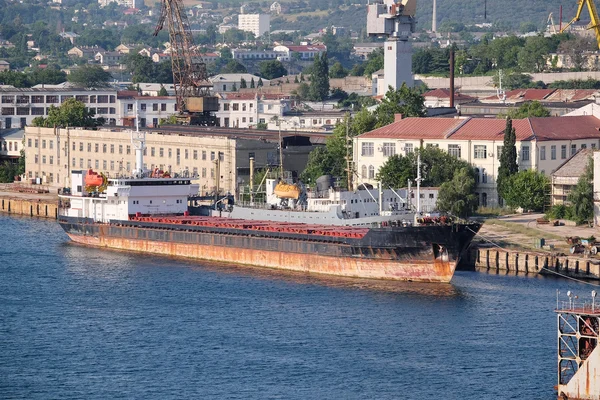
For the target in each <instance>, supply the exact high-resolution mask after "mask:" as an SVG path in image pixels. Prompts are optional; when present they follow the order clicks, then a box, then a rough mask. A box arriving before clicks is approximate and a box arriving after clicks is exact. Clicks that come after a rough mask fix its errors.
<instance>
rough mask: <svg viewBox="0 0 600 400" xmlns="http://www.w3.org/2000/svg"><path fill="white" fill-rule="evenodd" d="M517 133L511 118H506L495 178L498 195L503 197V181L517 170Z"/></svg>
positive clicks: (504, 190)
mask: <svg viewBox="0 0 600 400" xmlns="http://www.w3.org/2000/svg"><path fill="white" fill-rule="evenodd" d="M516 142H517V134H516V131H515V128H513V126H512V119H510V118H507V119H506V127H505V128H504V143H503V145H502V153H501V154H500V165H499V167H498V178H497V179H496V187H497V188H498V194H499V195H500V197H502V198H503V197H504V193H505V192H506V188H505V182H508V181H509V179H510V177H511V176H512V175H514V174H516V173H517V172H519V166H518V165H517V146H516Z"/></svg>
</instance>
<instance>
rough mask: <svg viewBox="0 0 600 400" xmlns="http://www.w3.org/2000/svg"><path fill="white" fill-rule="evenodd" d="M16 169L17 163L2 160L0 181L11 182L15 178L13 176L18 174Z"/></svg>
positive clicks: (17, 167)
mask: <svg viewBox="0 0 600 400" xmlns="http://www.w3.org/2000/svg"><path fill="white" fill-rule="evenodd" d="M18 169H19V166H18V164H15V163H12V162H9V161H4V163H3V164H1V165H0V183H12V182H13V181H14V180H15V176H17V175H20V174H19V172H18Z"/></svg>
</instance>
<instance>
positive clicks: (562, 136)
mask: <svg viewBox="0 0 600 400" xmlns="http://www.w3.org/2000/svg"><path fill="white" fill-rule="evenodd" d="M529 121H530V122H531V126H532V127H533V131H534V132H535V136H536V138H537V140H540V141H543V140H577V139H589V138H600V120H599V119H598V118H596V117H594V116H593V115H578V116H572V117H547V118H529Z"/></svg>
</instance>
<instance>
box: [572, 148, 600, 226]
mask: <svg viewBox="0 0 600 400" xmlns="http://www.w3.org/2000/svg"><path fill="white" fill-rule="evenodd" d="M593 179H594V160H593V159H592V157H590V159H589V160H588V163H587V165H586V167H585V171H584V173H583V175H581V176H580V177H579V180H578V181H577V185H575V188H573V191H572V192H571V193H570V194H569V201H570V202H571V204H573V214H574V216H575V221H576V222H577V223H579V224H582V223H584V222H589V221H592V220H593V219H594V185H593V182H592V181H593Z"/></svg>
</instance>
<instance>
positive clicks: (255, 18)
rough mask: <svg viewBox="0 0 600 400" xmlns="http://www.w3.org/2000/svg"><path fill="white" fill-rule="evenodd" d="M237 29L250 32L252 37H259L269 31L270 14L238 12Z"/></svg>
mask: <svg viewBox="0 0 600 400" xmlns="http://www.w3.org/2000/svg"><path fill="white" fill-rule="evenodd" d="M238 29H239V30H241V31H246V32H252V33H254V37H260V36H262V35H264V34H265V33H268V32H270V31H271V15H269V14H240V15H238Z"/></svg>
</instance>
